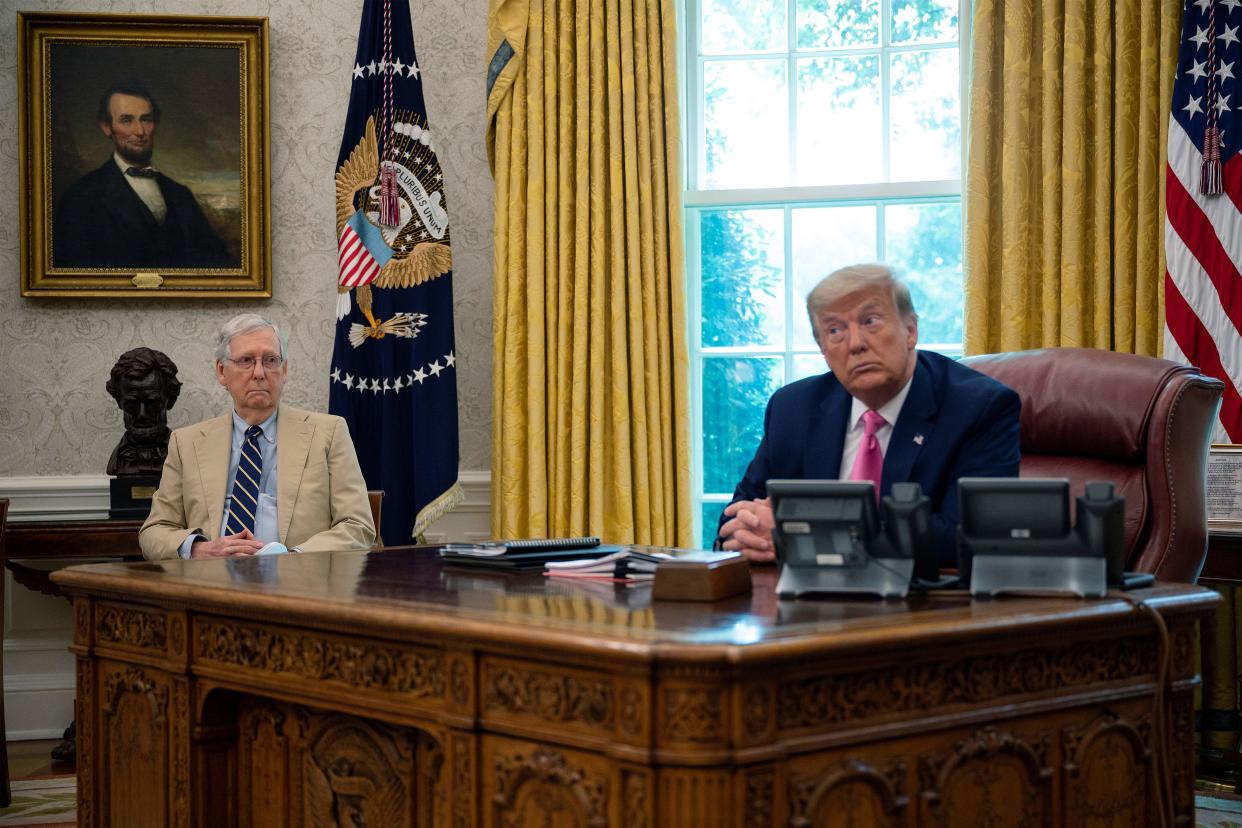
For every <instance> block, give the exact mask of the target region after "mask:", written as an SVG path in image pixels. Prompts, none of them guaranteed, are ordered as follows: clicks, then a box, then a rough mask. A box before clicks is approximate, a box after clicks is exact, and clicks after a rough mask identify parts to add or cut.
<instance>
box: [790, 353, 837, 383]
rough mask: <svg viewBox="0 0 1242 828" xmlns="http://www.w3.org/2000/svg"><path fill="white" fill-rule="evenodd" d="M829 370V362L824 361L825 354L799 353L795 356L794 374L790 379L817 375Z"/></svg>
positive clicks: (791, 380)
mask: <svg viewBox="0 0 1242 828" xmlns="http://www.w3.org/2000/svg"><path fill="white" fill-rule="evenodd" d="M827 370H828V363H826V362H824V355H823V354H798V355H797V356H795V357H794V358H793V376H792V377H790V378H789V381H790V382H793V381H794V380H800V379H805V378H806V377H817V376H819V375H820V374H822V373H824V372H825V371H827Z"/></svg>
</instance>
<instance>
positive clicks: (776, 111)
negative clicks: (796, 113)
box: [703, 60, 789, 189]
mask: <svg viewBox="0 0 1242 828" xmlns="http://www.w3.org/2000/svg"><path fill="white" fill-rule="evenodd" d="M787 97H788V96H787V95H786V93H785V62H784V61H783V60H731V61H705V62H704V65H703V129H704V136H703V153H704V158H705V160H706V173H707V182H706V183H707V187H708V188H712V189H715V188H721V187H779V186H783V185H784V184H785V183H786V181H787V179H788V177H789V159H788V152H787V151H786V150H785V148H786V147H787V146H788V145H789V137H788V136H789V127H788V120H789V118H788V110H789V107H788V106H787V105H786V100H787Z"/></svg>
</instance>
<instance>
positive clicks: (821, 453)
mask: <svg viewBox="0 0 1242 828" xmlns="http://www.w3.org/2000/svg"><path fill="white" fill-rule="evenodd" d="M850 402H851V397H850V395H849V394H848V393H847V392H846V390H845V388H843V387H842V385H841V383H839V382H837V381H836V380H835V378H834V379H833V381H832V384H831V386H830V387H829V389H828V393H827V394H825V395H824V401H823V402H822V403H820V406H819V411H818V413H817V416H816V417H815V418H814V419H812V421H811V423H810V428H809V429H808V432H809V433H808V434H807V443H806V454H805V455H804V459H803V468H802V474H803V476H804V477H806V478H808V479H825V480H835V479H836V478H837V477H839V476H840V474H841V451H842V449H843V447H844V445H845V430H846V428H847V426H848V423H846V420H848V419H849V416H850Z"/></svg>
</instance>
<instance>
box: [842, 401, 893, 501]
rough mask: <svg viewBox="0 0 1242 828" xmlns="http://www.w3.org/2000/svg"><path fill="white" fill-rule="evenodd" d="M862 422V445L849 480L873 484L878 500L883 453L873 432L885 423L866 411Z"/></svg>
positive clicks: (875, 413)
mask: <svg viewBox="0 0 1242 828" xmlns="http://www.w3.org/2000/svg"><path fill="white" fill-rule="evenodd" d="M862 420H863V438H862V444H861V445H859V446H858V456H856V457H855V458H854V468H852V469H850V480H870V481H871V482H872V483H874V484H875V497H876V500H879V499H880V478H881V477H883V475H884V452H883V451H881V450H880V441H879V440H878V439H877V438H876V436H875V432H876V430H877V429H879V427H880V426H882V425H884V422H885V421H884V418H883V417H881V416H880V414H879V412H878V411H866V412H865V413H864V414H863V416H862Z"/></svg>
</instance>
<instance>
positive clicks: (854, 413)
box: [848, 369, 917, 429]
mask: <svg viewBox="0 0 1242 828" xmlns="http://www.w3.org/2000/svg"><path fill="white" fill-rule="evenodd" d="M916 370H917V369H916ZM913 382H914V374H913V373H911V374H910V379H908V380H906V384H905V385H903V386H901V390H900V391H898V392H897V393H896V394H895V395H894V396H893V398H892V399H891V400H889V401H888V402H886V403H884V405H882V406H880V407H879V408H877V409H876V413H878V414H879V415H880V416H881V417H883V418H884V422H885V423H886V424H887V425H890V426H891V425H893V424H894V423H896V422H897V416H898V415H899V414H901V407H902V406H903V405H905V404H906V397H908V396H910V385H911V384H912V383H913ZM850 399H851V400H853V402H852V403H851V404H850V419H849V421H848V422H849V424H850V428H851V429H855V428H862V415H864V414H866V413H867V411H868V410H870V409H868V407H867V404H866V403H865V402H863V401H862V400H860V399H858V398H857V397H854V396H851V397H850Z"/></svg>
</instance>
